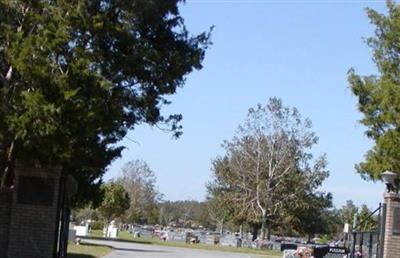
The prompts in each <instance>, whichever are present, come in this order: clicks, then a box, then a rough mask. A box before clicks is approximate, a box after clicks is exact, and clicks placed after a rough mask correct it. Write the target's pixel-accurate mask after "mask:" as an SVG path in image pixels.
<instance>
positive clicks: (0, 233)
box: [0, 191, 12, 258]
mask: <svg viewBox="0 0 400 258" xmlns="http://www.w3.org/2000/svg"><path fill="white" fill-rule="evenodd" d="M11 199H12V192H1V191H0V258H7V250H8V234H9V232H10V219H11Z"/></svg>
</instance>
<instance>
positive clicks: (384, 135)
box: [348, 0, 400, 180]
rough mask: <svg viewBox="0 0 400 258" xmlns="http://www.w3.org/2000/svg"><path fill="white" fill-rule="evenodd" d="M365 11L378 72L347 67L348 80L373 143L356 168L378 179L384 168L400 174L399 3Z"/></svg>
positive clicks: (368, 40)
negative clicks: (360, 72)
mask: <svg viewBox="0 0 400 258" xmlns="http://www.w3.org/2000/svg"><path fill="white" fill-rule="evenodd" d="M367 13H368V17H369V19H370V21H371V23H372V24H373V25H374V26H375V35H374V36H373V37H370V38H368V39H367V40H366V43H367V44H368V46H370V47H371V48H372V51H373V61H374V62H375V64H376V66H377V69H378V72H379V74H378V75H367V76H361V75H358V74H357V73H356V71H355V69H350V71H349V76H348V79H349V83H350V87H351V90H352V91H353V93H354V95H355V96H356V97H357V99H358V109H359V111H360V112H361V113H362V114H363V118H362V120H361V123H362V124H363V125H365V126H366V127H367V130H366V135H367V136H368V137H369V138H370V139H372V140H373V141H374V143H375V145H374V146H373V148H372V149H371V150H370V151H368V153H367V154H366V156H365V161H363V162H361V163H360V164H358V165H357V166H356V169H357V171H358V172H359V173H360V174H361V175H362V176H363V178H365V179H372V180H378V179H380V178H381V174H382V172H384V171H385V170H391V171H393V172H396V173H398V174H399V173H400V153H399V151H398V150H399V149H400V120H399V117H400V48H399V44H400V6H399V5H397V4H395V3H394V2H393V1H390V0H389V1H387V14H381V13H379V12H377V11H375V10H372V9H367Z"/></svg>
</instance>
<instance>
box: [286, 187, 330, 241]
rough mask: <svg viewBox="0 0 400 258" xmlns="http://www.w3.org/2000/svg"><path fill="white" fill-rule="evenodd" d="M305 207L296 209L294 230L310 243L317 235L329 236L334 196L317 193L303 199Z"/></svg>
mask: <svg viewBox="0 0 400 258" xmlns="http://www.w3.org/2000/svg"><path fill="white" fill-rule="evenodd" d="M302 203H303V205H301V206H299V207H298V208H297V209H295V212H294V214H295V222H294V225H293V226H294V228H296V230H297V231H298V232H299V233H301V234H305V235H307V237H308V241H310V240H311V238H313V237H314V236H315V234H328V233H331V232H329V230H330V228H329V219H330V217H329V209H330V208H331V207H332V195H331V194H324V193H315V194H311V195H308V196H305V197H304V198H303V199H302Z"/></svg>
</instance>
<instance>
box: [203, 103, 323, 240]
mask: <svg viewBox="0 0 400 258" xmlns="http://www.w3.org/2000/svg"><path fill="white" fill-rule="evenodd" d="M310 129H311V122H310V120H308V119H303V118H302V117H301V115H300V113H299V112H298V110H297V109H296V108H288V107H284V106H283V105H282V102H281V100H279V99H277V98H272V99H270V100H269V102H268V104H267V105H266V106H262V105H258V106H257V107H256V108H251V109H250V110H249V112H248V115H247V119H246V121H245V122H244V123H243V124H242V125H240V126H239V129H238V131H237V133H236V135H235V137H234V138H233V139H232V140H231V141H226V142H225V143H224V144H223V146H224V148H225V150H226V155H225V157H224V158H217V159H216V160H215V161H214V173H215V177H214V182H213V183H212V184H211V187H209V192H210V193H211V195H214V196H216V195H220V196H219V197H218V198H220V199H221V196H225V198H228V199H231V200H233V203H234V204H235V206H236V209H235V212H236V213H238V214H237V216H239V217H247V219H248V220H249V221H258V222H261V238H262V239H265V237H266V230H267V228H268V229H269V226H270V225H271V224H272V223H274V222H276V220H279V218H280V215H282V213H283V212H284V210H285V207H286V206H287V205H288V203H290V205H292V206H293V205H296V204H297V203H299V202H300V201H301V200H299V198H300V196H304V194H300V193H304V191H312V190H313V189H316V188H317V187H318V186H320V184H321V183H322V181H323V180H324V179H325V178H326V177H327V176H328V172H327V171H326V170H325V166H326V160H325V156H322V157H320V158H318V159H314V158H313V155H312V154H311V153H310V150H311V147H312V146H313V145H314V144H316V143H317V141H318V138H317V136H316V135H315V134H314V133H313V132H312V131H311V130H310ZM311 163H314V164H313V165H311ZM210 189H211V191H210ZM268 237H269V235H268Z"/></svg>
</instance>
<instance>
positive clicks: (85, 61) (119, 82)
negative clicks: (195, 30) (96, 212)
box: [0, 0, 210, 201]
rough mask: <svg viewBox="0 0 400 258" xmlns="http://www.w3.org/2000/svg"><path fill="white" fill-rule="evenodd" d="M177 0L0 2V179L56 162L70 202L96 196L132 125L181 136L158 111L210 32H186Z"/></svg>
mask: <svg viewBox="0 0 400 258" xmlns="http://www.w3.org/2000/svg"><path fill="white" fill-rule="evenodd" d="M180 2H182V1H180V0H163V1H148V0H122V1H105V0H96V1H86V0H85V1H77V0H73V1H64V0H61V1H53V0H49V1H44V0H34V1H26V0H22V1H13V0H0V10H1V14H0V185H1V188H5V187H9V186H11V185H12V184H13V171H14V167H15V164H16V162H18V163H19V164H21V165H25V166H61V168H62V170H63V172H64V173H65V174H72V175H73V176H74V177H75V178H76V179H77V181H78V184H79V192H78V195H77V197H76V201H80V200H81V201H83V200H87V199H96V196H99V195H98V194H97V192H96V191H94V190H96V189H98V188H99V186H100V185H101V180H99V179H101V177H102V175H103V174H104V172H105V169H106V167H107V165H109V164H110V162H111V161H112V160H114V159H115V158H117V157H119V156H120V154H121V151H122V149H123V148H122V147H116V146H117V145H116V143H117V142H118V141H120V140H121V139H122V138H123V137H124V136H125V135H126V134H127V132H128V130H130V129H133V128H134V126H135V125H137V124H140V123H148V124H150V125H156V124H161V126H163V127H164V129H168V130H170V131H172V132H173V134H174V135H175V136H179V135H180V134H181V126H180V125H179V121H180V120H181V115H179V114H172V115H169V116H168V115H167V116H164V115H162V114H161V109H162V107H163V106H165V105H168V104H169V103H170V102H169V101H168V100H167V99H166V97H167V96H168V95H171V94H174V93H175V92H176V90H177V88H178V87H182V86H183V85H184V82H185V76H186V75H187V74H188V73H190V72H191V71H193V69H201V68H202V65H201V63H202V60H203V58H204V54H205V50H206V48H207V47H208V46H209V44H210V41H209V33H202V34H199V35H190V33H189V32H188V31H187V29H186V28H185V24H184V21H183V19H182V17H181V16H180V14H179V10H178V4H179V3H180Z"/></svg>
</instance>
